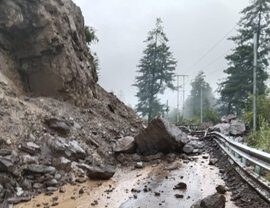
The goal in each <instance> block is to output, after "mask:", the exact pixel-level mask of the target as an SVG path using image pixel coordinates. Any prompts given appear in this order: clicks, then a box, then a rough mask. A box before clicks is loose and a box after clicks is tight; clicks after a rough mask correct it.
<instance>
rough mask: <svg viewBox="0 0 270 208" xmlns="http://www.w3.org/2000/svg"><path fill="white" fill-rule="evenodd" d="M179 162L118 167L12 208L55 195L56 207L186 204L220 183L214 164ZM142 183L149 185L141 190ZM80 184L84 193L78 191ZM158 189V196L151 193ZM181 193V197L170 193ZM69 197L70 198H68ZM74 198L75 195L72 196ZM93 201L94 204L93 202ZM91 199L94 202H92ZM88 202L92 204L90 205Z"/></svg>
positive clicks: (24, 207)
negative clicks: (111, 172) (102, 177)
mask: <svg viewBox="0 0 270 208" xmlns="http://www.w3.org/2000/svg"><path fill="white" fill-rule="evenodd" d="M176 162H177V163H179V164H180V165H178V166H180V167H179V168H178V169H176V170H171V171H170V170H166V167H167V166H168V165H167V163H166V162H162V163H161V164H158V165H155V166H147V167H145V168H144V169H135V170H132V169H131V168H124V169H123V168H119V169H118V171H117V172H116V174H115V176H114V177H113V178H112V179H111V180H109V181H105V182H99V181H88V182H86V183H84V184H80V185H75V186H72V185H67V186H65V190H66V192H65V193H64V194H62V193H59V192H56V193H55V194H54V195H53V196H45V195H43V194H42V195H39V196H37V197H35V198H34V199H32V200H31V201H30V202H28V203H25V204H19V205H17V206H15V207H16V208H27V207H37V206H38V205H41V206H40V207H44V205H43V203H48V204H49V205H51V204H52V198H53V197H55V196H57V197H58V198H59V199H58V202H59V205H57V206H54V207H56V208H87V207H89V208H90V207H98V208H104V207H108V208H119V207H121V208H131V207H132V208H136V207H140V208H157V207H159V208H161V207H162V208H165V207H166V208H168V207H169V208H176V207H177V208H179V207H181V208H190V206H191V205H192V204H193V203H194V202H195V201H197V200H199V199H201V198H204V197H206V196H208V195H211V194H213V193H215V192H216V190H215V187H216V186H217V185H224V181H223V180H221V178H220V176H219V171H218V169H217V168H216V167H214V166H209V165H208V160H205V159H202V157H201V156H199V157H198V159H197V161H192V162H189V163H188V164H185V163H182V161H180V160H179V161H176ZM179 182H185V183H186V184H187V189H186V190H185V191H181V190H173V187H174V186H175V185H176V184H178V183H179ZM145 185H146V186H147V187H148V188H150V189H151V191H149V192H144V191H143V189H144V187H145ZM82 187H84V190H85V193H84V194H81V195H80V194H79V190H80V189H81V188H82ZM132 188H135V189H137V190H140V191H141V192H140V193H136V194H135V195H136V197H137V198H136V199H135V198H134V193H132V192H131V189H132ZM155 192H159V193H160V196H155ZM175 194H181V195H183V196H184V198H182V199H177V198H176V197H175V196H174V195H175ZM72 198H73V199H72ZM74 198H75V199H74ZM226 198H227V203H226V208H235V207H236V206H235V205H234V204H233V203H232V202H230V196H229V193H227V195H226ZM94 201H97V204H96V205H95V206H94V204H95V203H94ZM92 203H94V204H92ZM91 204H92V205H91Z"/></svg>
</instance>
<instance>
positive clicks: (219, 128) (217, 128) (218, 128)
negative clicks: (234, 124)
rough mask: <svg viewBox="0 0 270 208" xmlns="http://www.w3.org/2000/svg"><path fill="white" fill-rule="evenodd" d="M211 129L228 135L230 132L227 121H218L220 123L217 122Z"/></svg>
mask: <svg viewBox="0 0 270 208" xmlns="http://www.w3.org/2000/svg"><path fill="white" fill-rule="evenodd" d="M211 130H213V131H218V132H220V133H222V134H224V135H229V134H230V124H229V123H220V124H217V125H215V126H214V127H212V128H211Z"/></svg>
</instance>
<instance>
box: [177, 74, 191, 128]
mask: <svg viewBox="0 0 270 208" xmlns="http://www.w3.org/2000/svg"><path fill="white" fill-rule="evenodd" d="M175 76H176V77H177V86H176V88H177V105H176V107H177V123H178V122H179V120H180V118H179V116H180V88H181V87H182V92H183V115H184V101H185V78H186V77H188V75H183V74H178V75H175ZM180 77H181V78H182V85H181V86H180Z"/></svg>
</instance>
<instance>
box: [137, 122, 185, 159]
mask: <svg viewBox="0 0 270 208" xmlns="http://www.w3.org/2000/svg"><path fill="white" fill-rule="evenodd" d="M188 142H189V139H188V137H187V135H186V133H184V132H183V131H181V130H180V129H179V128H177V127H176V126H175V125H173V124H171V123H169V121H167V120H165V119H164V118H161V117H156V118H154V119H153V120H152V121H151V122H150V123H149V124H148V126H147V128H145V129H143V130H141V132H140V133H139V134H138V135H137V136H136V137H135V143H136V145H137V149H138V152H139V153H141V154H145V155H152V154H156V153H158V152H162V153H170V152H181V151H182V148H183V147H184V145H185V144H187V143H188Z"/></svg>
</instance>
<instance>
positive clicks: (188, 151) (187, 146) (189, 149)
mask: <svg viewBox="0 0 270 208" xmlns="http://www.w3.org/2000/svg"><path fill="white" fill-rule="evenodd" d="M193 150H194V147H193V146H192V145H191V144H185V146H184V147H183V152H184V153H186V154H191V153H192V152H193Z"/></svg>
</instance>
